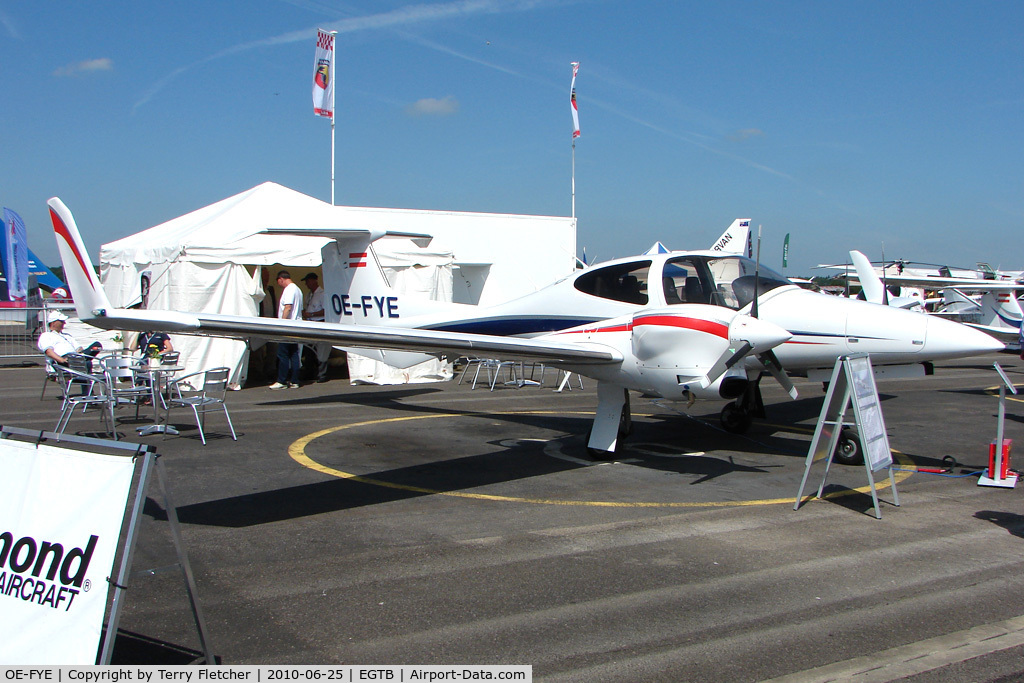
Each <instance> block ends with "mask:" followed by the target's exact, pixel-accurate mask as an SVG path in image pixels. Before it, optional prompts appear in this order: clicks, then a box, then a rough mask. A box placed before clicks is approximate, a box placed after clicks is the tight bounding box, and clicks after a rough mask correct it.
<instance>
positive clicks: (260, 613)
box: [0, 353, 1024, 682]
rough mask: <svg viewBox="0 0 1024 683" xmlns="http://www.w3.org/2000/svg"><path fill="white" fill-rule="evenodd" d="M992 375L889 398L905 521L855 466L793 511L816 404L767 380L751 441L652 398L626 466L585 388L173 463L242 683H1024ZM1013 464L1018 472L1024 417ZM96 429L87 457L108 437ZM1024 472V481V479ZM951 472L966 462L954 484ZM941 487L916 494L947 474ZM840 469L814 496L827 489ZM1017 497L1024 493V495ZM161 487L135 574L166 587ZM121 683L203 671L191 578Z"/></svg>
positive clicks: (33, 404) (188, 533)
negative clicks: (367, 679) (417, 678)
mask: <svg viewBox="0 0 1024 683" xmlns="http://www.w3.org/2000/svg"><path fill="white" fill-rule="evenodd" d="M996 361H998V362H999V363H1000V364H1002V366H1003V367H1004V368H1005V369H1006V371H1007V374H1008V375H1009V377H1010V378H1011V379H1012V380H1013V381H1014V382H1021V383H1024V362H1022V361H1021V360H1020V359H1018V358H1017V357H1016V356H1015V355H1011V354H1006V353H1004V354H993V355H992V356H986V357H981V358H976V359H971V360H968V361H962V362H950V363H943V364H939V365H938V366H937V371H936V374H935V376H933V377H927V378H923V379H918V380H910V381H897V380H886V381H882V382H880V383H879V390H880V393H881V397H882V399H883V400H882V406H883V413H884V416H885V420H886V423H887V428H888V433H889V438H890V443H891V446H892V448H893V450H894V451H895V454H896V457H897V459H898V462H899V463H900V464H901V467H902V468H903V469H904V470H906V471H900V472H898V475H899V477H900V480H899V481H898V484H897V487H898V490H899V498H900V503H901V506H900V507H895V506H893V505H891V501H892V495H891V491H890V490H889V489H888V488H881V489H880V492H879V493H880V497H881V499H882V501H883V503H882V519H881V520H878V519H875V518H874V516H873V509H872V506H871V499H870V497H869V496H868V495H867V494H866V493H864V492H863V487H864V486H865V485H866V483H867V479H866V473H865V470H864V468H863V467H842V466H837V467H835V468H834V469H833V471H832V472H831V473H830V474H829V479H828V486H827V493H828V494H829V495H828V496H827V497H826V498H825V499H823V500H811V501H809V502H807V503H805V504H804V505H803V506H802V507H801V508H800V509H799V510H797V511H794V510H793V500H794V497H795V495H796V492H797V488H798V486H799V484H800V478H801V475H802V473H803V468H804V463H805V459H806V458H805V456H806V452H807V447H808V444H809V442H810V438H811V433H812V431H813V428H814V424H815V421H816V419H817V416H818V411H819V410H820V407H821V399H822V396H823V393H822V387H821V385H820V384H813V383H809V382H807V381H806V380H797V387H798V389H799V390H800V394H801V396H800V398H799V399H798V400H797V401H789V400H788V398H787V397H785V395H784V394H783V393H782V392H781V390H779V389H778V388H777V387H776V386H774V383H773V382H772V381H771V380H770V379H766V380H765V381H764V387H765V397H766V403H767V404H768V411H769V418H768V419H767V420H765V421H756V422H755V424H754V426H753V427H752V428H751V430H750V432H749V433H748V434H746V435H745V436H737V435H731V434H727V433H725V432H723V431H721V430H720V429H719V428H718V421H717V414H718V410H719V409H720V408H721V404H716V403H701V402H699V403H697V404H695V405H694V406H692V407H691V408H689V409H687V408H686V406H685V405H676V406H661V405H657V404H654V403H651V402H649V401H647V400H645V399H642V398H640V397H638V396H635V395H634V396H633V399H632V407H633V412H634V429H633V433H632V434H631V435H630V436H629V437H628V438H627V439H626V440H625V442H624V444H623V446H622V448H621V450H620V452H619V454H618V456H617V459H616V460H614V461H611V462H605V463H595V462H593V461H591V460H590V459H589V458H588V456H587V454H586V448H585V438H586V433H587V429H588V427H589V419H590V415H591V414H592V412H593V410H594V407H595V405H596V394H595V392H594V390H593V382H590V381H586V380H585V382H586V389H584V390H582V391H581V390H579V389H578V388H577V389H575V390H573V391H565V392H562V393H557V392H555V391H553V390H552V387H551V385H550V382H549V384H548V386H547V387H544V388H537V387H523V388H515V387H512V386H503V385H499V386H498V387H497V388H496V389H495V390H494V391H493V392H492V391H488V390H487V389H486V388H481V387H479V386H478V387H477V388H476V389H475V390H472V389H470V388H469V386H468V385H467V384H462V385H459V384H457V383H455V382H449V383H445V384H419V385H405V386H397V387H368V386H349V385H348V383H347V381H345V380H333V381H331V382H328V383H326V384H310V385H306V386H303V387H302V388H300V389H296V390H282V391H276V392H271V391H269V390H267V389H266V387H249V388H246V389H244V390H242V391H238V392H233V393H231V394H230V396H229V399H228V400H229V407H230V410H231V415H232V418H233V420H234V423H235V428H236V430H237V431H238V435H239V438H238V441H232V440H231V438H230V435H229V434H228V432H227V429H226V425H225V424H224V423H223V421H222V420H220V419H219V418H218V417H217V416H215V415H211V416H210V418H209V422H208V425H207V435H208V440H209V443H208V445H206V446H203V445H202V444H201V443H200V442H199V438H198V434H197V432H196V430H195V428H194V425H190V415H188V414H186V413H184V412H177V413H175V414H174V416H173V422H174V423H175V424H177V425H178V426H179V427H180V429H181V434H180V435H179V436H171V437H168V438H166V439H165V438H163V437H162V436H160V435H155V436H149V437H142V438H136V437H135V433H134V432H135V430H134V427H135V426H136V423H134V421H133V420H132V419H130V417H131V415H130V413H128V412H124V415H123V416H124V418H125V419H124V420H123V421H122V422H121V423H120V425H119V432H120V434H121V435H122V437H124V438H127V439H129V440H136V441H138V442H142V443H151V444H154V445H156V447H157V449H158V452H159V453H160V454H161V458H162V460H163V462H164V464H165V466H166V468H167V472H168V475H169V484H170V488H171V492H172V495H173V498H174V502H175V504H176V507H177V510H178V515H179V517H180V519H181V521H182V529H183V535H184V538H185V542H186V544H187V546H188V551H189V554H190V558H191V563H192V566H193V570H194V572H195V576H196V580H197V583H198V589H199V597H200V600H201V604H202V607H203V610H204V614H205V617H206V621H207V626H208V629H209V636H210V640H211V643H212V646H213V650H214V652H215V653H216V654H217V655H218V657H219V658H220V660H221V661H223V662H225V663H234V664H254V663H295V664H326V663H349V664H491V663H504V664H531V665H533V671H534V676H535V678H536V679H537V680H551V681H594V680H613V681H705V680H707V681H711V680H714V681H764V680H772V679H778V680H784V681H827V680H858V681H874V680H878V681H882V680H912V681H918V682H920V681H929V682H931V681H936V682H938V681H996V680H1007V681H1008V680H1018V679H1019V678H1022V677H1024V673H1021V672H1024V660H1022V659H1021V655H1022V651H1024V594H1022V591H1021V583H1022V569H1024V516H1022V512H1021V507H1022V506H1021V498H1020V496H1021V492H1020V491H1019V490H1018V489H994V488H987V487H979V486H977V476H976V475H975V474H973V473H974V472H976V471H977V470H978V469H979V468H981V467H983V466H984V465H985V464H986V463H987V453H988V443H989V442H990V441H991V440H992V439H994V438H995V433H996V410H997V399H996V398H995V396H994V395H993V393H992V392H991V391H987V390H989V389H990V388H992V387H995V386H996V384H997V376H996V373H995V372H994V370H993V369H992V363H993V362H996ZM42 373H43V371H42V368H41V367H38V366H35V367H25V368H23V367H2V368H0V382H2V386H3V390H2V391H0V423H2V424H4V425H11V426H18V427H24V428H31V429H50V428H52V427H53V423H54V422H55V421H56V417H57V408H58V402H57V401H56V399H55V398H51V397H52V396H53V395H54V394H53V392H52V390H51V392H49V394H48V397H47V398H46V399H45V400H42V401H40V399H39V393H40V387H41V383H42ZM1005 424H1006V437H1007V438H1012V439H1015V442H1016V443H1018V444H1020V445H1021V447H1024V434H1022V431H1024V403H1021V402H1020V401H1017V400H1012V401H1008V408H1007V417H1006V423H1005ZM101 426H102V423H101V422H100V420H99V418H98V417H97V416H96V415H90V414H86V415H84V416H82V415H76V417H75V418H74V419H73V420H72V421H71V426H70V430H71V431H73V432H77V433H81V434H88V435H93V434H95V432H97V431H98V430H99V429H100V428H101ZM1022 457H1024V456H1022ZM944 458H947V459H946V461H945V463H944V460H943V459H944ZM950 459H955V462H956V466H955V467H954V468H953V471H952V472H950V473H949V474H948V475H945V476H943V475H938V474H927V473H922V472H914V471H913V468H914V467H915V466H919V467H933V468H937V467H943V466H944V464H945V465H949V464H950V462H951V461H950ZM820 475H821V469H815V470H813V471H812V475H811V481H812V484H813V486H814V487H815V488H816V486H817V483H818V482H819V481H820ZM1020 488H1024V484H1022V485H1021V487H1020ZM173 559H174V554H173V548H172V546H171V544H170V541H169V534H168V528H167V522H166V511H165V510H164V509H163V507H162V503H161V502H160V497H159V496H158V495H156V492H155V489H154V488H151V490H150V492H149V500H148V501H147V505H146V508H145V513H144V516H143V521H142V524H141V527H140V536H139V545H138V550H137V552H136V557H135V568H136V569H146V568H153V567H164V566H166V565H168V564H170V563H171V562H173ZM120 625H121V628H122V634H121V638H120V640H119V641H118V651H117V653H116V654H115V661H121V662H133V663H134V662H146V663H173V662H177V661H186V660H187V659H188V658H189V657H191V656H192V655H193V653H194V651H195V650H197V649H198V640H197V638H196V636H195V632H194V629H193V627H192V622H191V615H190V612H189V610H188V603H187V601H186V599H185V594H184V591H183V589H182V581H181V578H180V576H179V575H177V574H176V573H175V572H164V573H157V574H156V575H155V576H139V577H136V578H134V579H133V582H132V585H131V588H130V589H129V591H128V593H127V598H126V601H125V609H124V614H123V616H122V619H121V624H120Z"/></svg>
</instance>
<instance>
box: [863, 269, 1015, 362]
mask: <svg viewBox="0 0 1024 683" xmlns="http://www.w3.org/2000/svg"><path fill="white" fill-rule="evenodd" d="M850 260H851V261H852V262H853V264H854V266H855V267H856V272H857V279H858V280H859V281H860V285H861V289H862V291H863V293H864V295H865V298H866V300H867V301H870V302H872V303H884V304H887V305H889V306H898V307H900V308H906V309H908V310H915V311H917V312H925V310H924V307H923V306H922V301H921V299H917V298H909V297H890V296H889V292H888V290H887V285H890V284H891V285H898V286H900V287H901V288H910V287H914V288H920V289H921V290H922V291H923V290H925V289H930V290H939V291H941V292H942V293H943V303H944V304H945V307H944V308H943V309H942V310H939V311H935V313H934V315H940V316H945V317H950V318H951V319H955V320H957V321H958V322H962V323H963V324H965V325H969V326H971V327H973V328H975V329H978V330H981V331H982V332H985V333H986V334H990V335H992V336H993V337H995V338H996V339H999V340H1001V341H1004V342H1012V343H1014V344H1016V342H1017V339H1018V336H1019V335H1020V326H1021V319H1022V317H1024V312H1022V310H1021V306H1020V302H1019V301H1018V300H1017V290H1021V289H1024V285H1021V284H1018V283H1017V282H1015V281H1014V280H1010V279H1002V280H991V279H988V280H986V279H978V278H969V277H945V276H919V275H918V276H914V275H887V276H886V281H885V282H884V283H883V282H882V279H881V278H880V277H879V276H878V273H877V272H876V271H875V269H874V267H872V265H871V263H870V262H869V261H868V259H867V257H866V256H864V254H862V253H861V252H859V251H851V252H850ZM922 298H923V297H922ZM976 299H977V300H976Z"/></svg>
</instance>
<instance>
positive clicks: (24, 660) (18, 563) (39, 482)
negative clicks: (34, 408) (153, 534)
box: [0, 439, 134, 664]
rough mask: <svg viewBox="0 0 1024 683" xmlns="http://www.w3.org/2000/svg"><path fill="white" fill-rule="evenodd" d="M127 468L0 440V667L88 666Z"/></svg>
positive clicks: (105, 459) (96, 457)
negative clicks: (13, 665) (1, 664)
mask: <svg viewBox="0 0 1024 683" xmlns="http://www.w3.org/2000/svg"><path fill="white" fill-rule="evenodd" d="M133 471H134V463H133V462H132V458H130V457H124V456H110V455H100V454H96V453H87V452H83V451H75V450H70V449H64V448H56V447H52V446H47V445H45V444H43V445H39V446H36V445H35V444H32V443H27V442H24V441H14V440H12V439H0V663H3V664H95V663H96V654H97V650H98V648H99V640H100V630H101V628H102V626H103V613H104V611H105V609H106V605H107V595H108V588H110V585H109V584H108V582H107V577H108V576H112V575H113V565H114V556H115V554H116V552H117V543H118V536H119V535H120V532H121V521H122V519H123V518H124V512H125V507H126V504H127V501H128V493H129V490H130V488H131V483H132V474H133Z"/></svg>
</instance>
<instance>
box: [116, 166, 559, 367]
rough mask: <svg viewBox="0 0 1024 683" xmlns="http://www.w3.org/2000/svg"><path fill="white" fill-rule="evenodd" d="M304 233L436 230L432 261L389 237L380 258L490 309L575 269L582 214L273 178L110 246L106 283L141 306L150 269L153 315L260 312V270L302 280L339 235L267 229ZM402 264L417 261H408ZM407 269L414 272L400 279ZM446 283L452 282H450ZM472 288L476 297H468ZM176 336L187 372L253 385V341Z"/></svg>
mask: <svg viewBox="0 0 1024 683" xmlns="http://www.w3.org/2000/svg"><path fill="white" fill-rule="evenodd" d="M295 227H299V228H310V229H313V228H361V229H380V228H383V229H388V230H401V231H407V232H417V233H423V234H430V235H434V236H435V240H434V242H433V243H432V244H431V245H430V247H431V249H432V250H433V256H429V257H428V253H429V252H425V251H420V250H419V249H418V248H416V247H412V246H410V247H409V249H415V250H416V251H414V252H410V254H415V256H412V255H410V254H407V255H406V256H405V257H403V256H401V255H400V254H399V253H397V252H398V250H397V248H396V247H394V246H393V245H391V244H389V243H391V242H394V240H380V241H378V242H377V243H376V244H375V245H374V247H375V250H376V252H377V253H378V255H388V256H389V257H391V258H393V259H394V261H393V262H392V263H393V267H394V269H395V270H394V273H393V274H394V275H395V282H396V283H403V284H402V286H406V285H405V279H406V278H412V279H413V280H421V279H422V278H423V273H424V272H426V271H425V270H423V271H422V272H421V270H418V269H424V268H434V269H438V270H437V271H436V273H435V274H432V275H431V276H430V278H428V279H429V282H426V283H424V282H419V284H417V285H409V286H412V287H413V288H414V289H432V290H433V291H432V293H431V294H430V296H431V297H433V298H438V299H442V300H449V301H450V300H453V299H454V300H456V301H461V302H463V303H481V304H488V303H494V302H496V301H501V300H507V299H510V298H513V297H515V296H521V295H522V294H526V293H528V292H530V291H534V290H536V289H538V288H539V287H542V286H544V285H546V284H549V283H551V282H553V281H555V280H556V279H558V278H560V277H564V276H565V275H568V274H569V273H571V272H572V271H573V269H574V268H575V242H576V221H575V219H574V218H565V217H554V216H522V215H511V214H484V213H468V212H452V211H423V210H416V209H387V208H366V207H343V206H331V205H330V204H328V203H326V202H322V201H320V200H319V199H315V198H313V197H309V196H307V195H304V194H302V193H300V192H296V191H294V190H291V189H288V188H286V187H283V186H281V185H278V184H276V183H270V182H268V183H263V184H262V185H258V186H256V187H254V188H252V189H250V190H246V191H245V192H241V193H239V194H237V195H234V196H232V197H228V198H227V199H223V200H221V201H219V202H216V203H214V204H211V205H209V206H206V207H203V208H201V209H198V210H196V211H193V212H191V213H188V214H185V215H184V216H180V217H178V218H175V219H172V220H169V221H167V222H165V223H162V224H160V225H157V226H154V227H152V228H149V229H148V230H143V231H142V232H139V233H137V234H134V235H130V236H128V237H125V238H123V239H120V240H117V241H115V242H110V243H108V244H105V245H103V247H102V248H101V250H100V276H101V280H102V282H103V285H104V289H105V290H106V292H107V296H108V297H109V298H110V300H111V303H112V304H114V305H115V306H132V305H137V304H138V303H139V302H140V301H141V287H140V278H141V275H142V274H143V273H144V272H146V271H149V272H150V281H151V290H150V296H149V303H148V305H149V307H150V308H168V309H172V310H180V311H203V312H208V313H228V314H234V315H253V316H255V315H259V303H260V301H261V300H262V298H263V290H262V286H261V284H260V282H261V281H260V270H259V268H258V267H259V266H262V267H271V266H276V265H280V266H283V267H286V268H288V269H290V270H292V271H293V272H292V275H293V276H295V277H301V276H302V272H303V271H304V270H306V269H316V268H317V267H319V266H320V265H321V263H322V260H323V259H322V256H321V249H322V247H323V246H324V245H325V244H328V243H329V242H330V240H328V239H325V238H321V237H293V236H285V235H267V234H260V233H264V232H265V231H268V230H272V229H276V228H295ZM539 245H542V246H540V248H538V247H539ZM452 254H454V256H455V258H456V263H455V265H456V266H457V269H456V270H455V271H453V269H452V268H451V266H450V265H449V266H448V267H447V270H445V269H444V268H443V267H440V266H439V265H438V264H437V263H433V262H432V263H430V264H425V263H423V261H424V260H425V259H427V258H434V257H437V258H440V259H442V260H443V259H447V260H448V262H449V264H450V263H451V259H452ZM439 255H440V256H439ZM402 258H406V259H407V260H409V261H412V262H416V263H412V264H405V265H403V264H402V263H400V261H401V259H402ZM417 263H418V265H417ZM295 271H297V272H295ZM399 271H402V272H403V273H407V274H406V275H403V276H401V277H399V275H398V272H399ZM454 272H458V275H457V276H456V275H454V274H453V273H454ZM413 275H415V277H414V278H413ZM452 279H454V280H455V283H454V285H453V284H452V283H451V280H452ZM442 280H444V281H446V282H447V284H445V285H442V284H441V281H442ZM445 287H447V291H445V289H444V288H445ZM467 287H468V288H469V289H471V290H472V291H471V292H468V293H467V292H466V291H465V290H466V289H467ZM453 288H454V289H455V290H456V291H455V294H454V296H453V294H452V290H453ZM443 297H447V299H443ZM265 314H266V313H265ZM269 315H273V313H272V312H271V313H269ZM171 341H172V343H173V344H174V346H175V348H176V349H180V350H181V351H182V359H183V362H184V364H185V368H186V369H185V372H193V371H196V370H202V369H206V368H211V367H218V366H227V367H229V368H232V375H231V382H232V384H233V385H235V386H241V385H242V384H244V382H245V379H246V372H247V366H248V358H247V353H246V348H245V344H244V343H242V342H238V341H231V340H224V339H209V338H198V337H184V336H182V335H172V338H171Z"/></svg>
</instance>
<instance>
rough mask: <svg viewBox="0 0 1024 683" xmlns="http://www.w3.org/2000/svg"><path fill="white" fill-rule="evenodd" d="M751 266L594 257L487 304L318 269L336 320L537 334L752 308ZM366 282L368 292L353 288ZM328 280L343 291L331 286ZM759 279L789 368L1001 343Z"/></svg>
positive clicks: (702, 256)
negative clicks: (642, 314) (679, 312)
mask: <svg viewBox="0 0 1024 683" xmlns="http://www.w3.org/2000/svg"><path fill="white" fill-rule="evenodd" d="M754 270H755V264H754V262H753V261H752V260H750V259H748V258H746V257H743V256H738V255H725V256H723V255H722V254H721V253H718V252H714V251H703V252H671V253H667V254H651V255H644V256H638V257H633V258H625V259H618V260H615V261H610V262H607V263H603V264H599V265H596V266H593V267H591V268H589V269H587V270H582V271H578V272H576V273H574V274H572V275H570V276H568V277H565V278H563V279H561V280H559V281H558V282H555V283H553V284H551V285H549V286H547V287H545V288H543V289H541V290H539V291H537V292H534V293H532V294H528V295H526V296H523V297H520V298H518V299H514V300H512V301H509V302H506V303H504V304H499V305H497V306H489V307H486V308H481V307H478V306H469V305H460V304H447V303H439V302H432V301H423V300H417V299H414V298H412V297H404V296H403V295H401V294H396V293H394V292H390V291H381V290H380V289H379V287H375V286H374V283H373V281H372V279H370V278H366V277H360V275H362V274H363V273H365V271H364V270H360V271H355V272H353V271H352V270H347V271H346V270H341V271H340V272H339V270H338V269H334V270H326V269H325V271H326V272H325V277H326V278H327V279H328V293H329V297H328V299H329V301H330V304H329V307H328V317H329V319H330V320H334V321H337V322H342V323H352V324H369V325H391V326H399V327H410V328H420V329H427V330H438V331H447V332H465V333H474V334H493V335H504V336H511V335H515V336H525V337H538V336H542V335H547V334H551V333H553V332H559V331H561V330H566V329H570V328H574V327H578V326H581V325H583V326H585V325H591V324H594V323H597V322H598V321H603V320H608V319H610V318H618V317H621V316H629V315H634V314H636V313H637V312H639V311H645V310H648V309H651V310H657V309H668V310H672V309H674V308H676V307H678V306H680V305H687V306H694V305H697V306H705V307H710V308H717V309H720V310H722V311H723V312H725V311H728V312H730V313H732V312H736V311H739V312H741V313H750V310H751V306H752V301H753V298H754ZM338 274H340V275H341V277H333V276H335V275H338ZM353 275H354V276H353ZM364 283H365V286H366V289H367V291H366V292H365V293H363V292H361V291H360V285H361V284H364ZM332 285H340V288H341V289H339V290H336V291H334V290H332ZM758 287H759V290H760V294H759V297H758V317H759V318H760V319H763V320H765V321H767V322H771V323H774V324H775V325H778V326H779V327H782V328H784V329H786V330H788V331H789V332H790V333H792V335H793V337H792V339H790V340H789V341H787V342H785V343H784V344H782V345H781V346H778V347H776V348H775V353H776V355H777V356H778V358H779V360H780V361H781V362H782V364H783V366H784V367H785V368H786V370H787V371H790V372H793V371H796V372H801V371H805V370H807V369H811V368H830V367H831V366H832V365H833V364H834V362H835V359H836V358H837V357H839V356H842V355H846V354H850V353H858V352H863V353H869V354H871V357H872V362H873V363H874V364H875V365H884V364H905V363H917V362H921V361H933V360H941V359H949V358H958V357H964V356H971V355H975V354H978V353H983V352H985V351H991V350H996V349H998V348H1000V347H1001V345H999V344H998V343H997V342H995V341H994V340H992V339H991V337H989V336H988V335H985V334H983V333H981V332H978V331H976V330H972V329H970V328H968V327H966V326H964V325H960V324H958V323H954V322H951V321H947V320H942V319H937V318H929V317H926V316H921V315H918V314H915V313H911V312H908V311H904V310H899V309H896V308H892V307H886V306H879V305H876V304H871V303H867V302H864V301H857V300H851V299H844V298H841V297H836V296H831V295H827V294H822V293H818V292H812V291H808V290H805V289H801V288H799V287H797V286H795V285H793V284H791V283H790V282H789V281H788V280H786V279H785V278H784V277H782V276H781V275H778V274H777V273H774V272H773V271H771V270H770V269H767V268H764V267H763V266H762V267H761V268H760V269H759V273H758ZM599 339H600V337H598V338H596V339H594V341H598V340H599ZM744 362H745V365H746V367H747V368H748V369H749V370H751V371H754V370H756V369H760V367H761V365H760V363H759V361H758V360H757V359H756V358H755V357H753V356H751V357H748V358H747V359H746V360H745V361H744Z"/></svg>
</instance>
